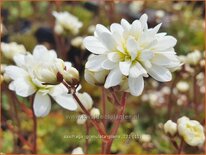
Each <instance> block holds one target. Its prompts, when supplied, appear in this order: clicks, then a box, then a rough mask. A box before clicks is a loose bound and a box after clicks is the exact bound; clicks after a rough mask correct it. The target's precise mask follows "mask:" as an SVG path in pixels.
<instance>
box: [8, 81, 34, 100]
mask: <svg viewBox="0 0 206 155" xmlns="http://www.w3.org/2000/svg"><path fill="white" fill-rule="evenodd" d="M10 88H11V86H10ZM12 89H14V90H15V92H16V94H17V95H19V96H22V97H28V96H30V95H32V94H33V93H35V91H36V88H35V86H34V85H33V84H32V83H31V82H30V80H29V79H27V78H18V79H16V80H14V81H13V84H12Z"/></svg>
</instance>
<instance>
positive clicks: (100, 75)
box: [84, 69, 109, 85]
mask: <svg viewBox="0 0 206 155" xmlns="http://www.w3.org/2000/svg"><path fill="white" fill-rule="evenodd" d="M108 73H109V71H107V70H103V71H98V72H92V71H90V70H88V69H85V72H84V78H85V80H86V81H87V82H88V83H89V84H92V85H103V84H104V82H105V78H106V76H107V75H108Z"/></svg>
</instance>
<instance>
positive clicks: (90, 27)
mask: <svg viewBox="0 0 206 155" xmlns="http://www.w3.org/2000/svg"><path fill="white" fill-rule="evenodd" d="M94 31H95V25H90V26H89V27H88V32H89V33H90V34H93V33H94Z"/></svg>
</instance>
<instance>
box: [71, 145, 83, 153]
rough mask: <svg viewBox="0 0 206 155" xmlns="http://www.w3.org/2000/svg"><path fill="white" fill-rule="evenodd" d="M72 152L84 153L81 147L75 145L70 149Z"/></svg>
mask: <svg viewBox="0 0 206 155" xmlns="http://www.w3.org/2000/svg"><path fill="white" fill-rule="evenodd" d="M72 154H84V152H83V150H82V148H81V147H77V148H75V149H74V150H73V151H72Z"/></svg>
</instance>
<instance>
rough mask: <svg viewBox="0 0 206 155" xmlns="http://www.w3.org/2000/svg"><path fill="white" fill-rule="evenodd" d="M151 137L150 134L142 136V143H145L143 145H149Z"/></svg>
mask: <svg viewBox="0 0 206 155" xmlns="http://www.w3.org/2000/svg"><path fill="white" fill-rule="evenodd" d="M151 139H152V138H151V135H149V134H142V135H141V139H140V140H141V142H143V143H149V142H150V141H151Z"/></svg>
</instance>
